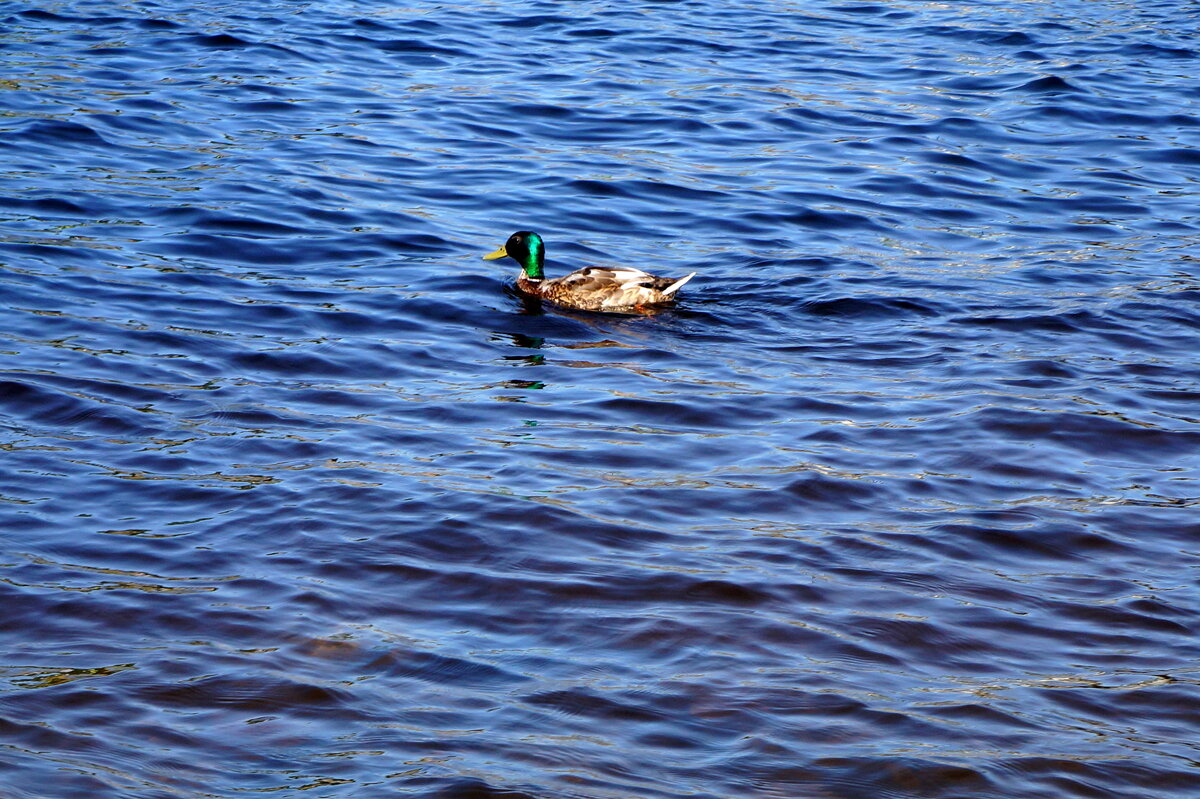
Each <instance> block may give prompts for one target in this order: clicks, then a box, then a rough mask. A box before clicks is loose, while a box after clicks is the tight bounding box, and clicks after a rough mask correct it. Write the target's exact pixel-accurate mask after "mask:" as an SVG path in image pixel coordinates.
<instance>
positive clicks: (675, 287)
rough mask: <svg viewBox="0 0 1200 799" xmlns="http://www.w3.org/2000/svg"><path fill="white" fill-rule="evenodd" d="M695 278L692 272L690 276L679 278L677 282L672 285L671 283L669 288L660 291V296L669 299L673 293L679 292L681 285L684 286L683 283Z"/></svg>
mask: <svg viewBox="0 0 1200 799" xmlns="http://www.w3.org/2000/svg"><path fill="white" fill-rule="evenodd" d="M695 276H696V273H695V272H692V273H691V274H690V275H688V276H687V277H681V278H679V279H678V280H676V281H675V282H674V283H672V284H671V285H669V286H667V287H666V288H665V289H663V290H662V295H663V296H664V297H670V296H671V295H672V294H674V293H675V292H677V291H679V290H680V289H681V288H683V284H684V283H686V282H688V281H689V280H691V279H692V278H694V277H695Z"/></svg>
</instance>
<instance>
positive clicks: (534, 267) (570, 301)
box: [483, 230, 696, 311]
mask: <svg viewBox="0 0 1200 799" xmlns="http://www.w3.org/2000/svg"><path fill="white" fill-rule="evenodd" d="M505 256H507V257H509V258H512V259H513V260H514V261H516V262H517V263H519V264H520V265H521V274H520V276H519V277H517V288H518V289H520V290H521V291H523V292H525V293H526V294H530V295H532V296H534V297H541V298H542V299H543V300H549V301H550V302H552V303H555V304H556V305H562V306H564V307H567V308H578V309H580V310H583V311H638V310H642V309H644V308H646V307H647V306H651V305H666V304H667V303H670V302H674V300H675V292H677V291H679V289H680V287H681V286H683V284H684V283H686V282H688V281H689V280H691V279H692V278H693V277H695V275H696V273H695V272H692V273H691V274H690V275H687V276H686V277H681V278H673V277H655V276H654V275H648V274H646V273H645V272H643V271H642V270H640V269H634V268H633V267H632V266H585V267H583V268H582V269H577V270H575V271H574V272H572V273H570V274H569V275H563V276H562V277H552V278H550V279H549V280H547V279H546V276H545V275H544V274H543V273H542V262H543V261H544V260H545V258H546V245H545V244H543V243H542V237H541V236H539V235H538V234H536V233H534V232H532V231H529V230H518V231H517V232H516V233H514V234H512V235H511V236H509V237H508V241H506V242H504V244H502V245H501V246H500V249H498V250H496V251H495V252H490V253H488V254H487V255H485V256H483V260H485V261H495V260H498V259H500V258H504V257H505Z"/></svg>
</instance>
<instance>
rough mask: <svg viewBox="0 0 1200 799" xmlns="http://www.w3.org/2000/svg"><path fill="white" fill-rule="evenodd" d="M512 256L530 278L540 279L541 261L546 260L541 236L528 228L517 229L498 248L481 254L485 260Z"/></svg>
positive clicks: (544, 246)
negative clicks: (483, 254)
mask: <svg viewBox="0 0 1200 799" xmlns="http://www.w3.org/2000/svg"><path fill="white" fill-rule="evenodd" d="M506 255H507V256H508V257H509V258H512V259H513V260H514V261H516V262H517V263H519V264H520V265H521V268H522V269H524V270H525V277H527V278H529V279H530V280H541V279H542V263H543V262H544V261H545V260H546V245H545V244H543V243H542V237H541V236H539V235H538V234H536V233H534V232H532V231H529V230H518V231H517V232H516V233H514V234H512V235H511V236H509V237H508V241H506V242H504V244H503V245H501V247H500V249H498V250H496V251H495V252H490V253H488V254H487V255H485V256H483V260H485V261H495V260H497V259H499V258H503V257H504V256H506Z"/></svg>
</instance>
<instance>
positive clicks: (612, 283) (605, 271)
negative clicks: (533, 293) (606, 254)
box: [541, 266, 675, 310]
mask: <svg viewBox="0 0 1200 799" xmlns="http://www.w3.org/2000/svg"><path fill="white" fill-rule="evenodd" d="M674 282H675V280H674V279H673V278H669V277H654V276H653V275H648V274H646V273H645V272H643V271H642V270H640V269H634V268H633V267H629V266H619V267H607V266H585V267H584V268H583V269H579V270H577V271H575V272H572V273H571V274H569V275H563V276H562V277H556V278H553V279H551V280H547V281H546V282H545V284H544V285H543V286H542V289H541V295H542V296H543V297H545V298H546V299H548V300H550V301H551V302H557V303H559V304H561V305H570V306H572V307H575V308H583V309H587V310H594V309H598V308H630V307H633V306H637V305H654V304H656V303H662V302H670V300H671V298H670V297H667V296H664V295H663V293H662V292H663V289H665V288H667V287H668V286H670V285H671V284H672V283H674Z"/></svg>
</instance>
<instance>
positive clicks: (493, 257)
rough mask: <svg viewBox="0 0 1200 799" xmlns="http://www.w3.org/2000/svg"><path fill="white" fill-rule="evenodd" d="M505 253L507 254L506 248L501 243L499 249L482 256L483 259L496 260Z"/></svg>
mask: <svg viewBox="0 0 1200 799" xmlns="http://www.w3.org/2000/svg"><path fill="white" fill-rule="evenodd" d="M506 255H508V250H506V249H504V245H503V244H501V245H500V249H498V250H496V251H495V252H489V253H488V254H487V255H485V256H483V260H485V261H497V260H499V259H501V258H503V257H505V256H506Z"/></svg>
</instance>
